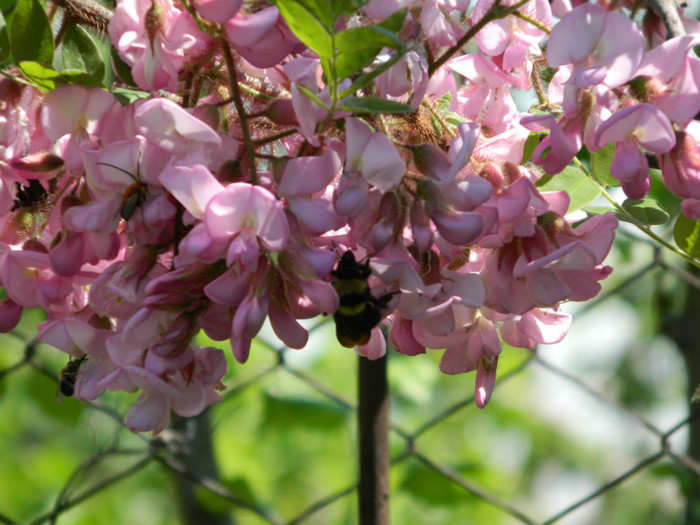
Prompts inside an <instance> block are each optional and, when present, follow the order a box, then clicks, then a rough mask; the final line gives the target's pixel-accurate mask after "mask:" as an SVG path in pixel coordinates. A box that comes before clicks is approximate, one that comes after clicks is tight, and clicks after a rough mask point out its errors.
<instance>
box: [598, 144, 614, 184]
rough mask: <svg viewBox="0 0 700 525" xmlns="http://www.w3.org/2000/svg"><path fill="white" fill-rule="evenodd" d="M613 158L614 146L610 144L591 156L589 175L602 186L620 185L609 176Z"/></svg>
mask: <svg viewBox="0 0 700 525" xmlns="http://www.w3.org/2000/svg"><path fill="white" fill-rule="evenodd" d="M614 156H615V144H612V143H611V144H608V145H607V146H605V147H604V148H601V149H599V150H597V151H594V152H593V153H592V154H591V175H593V178H594V179H595V180H597V181H598V182H600V183H601V184H602V185H603V186H619V185H620V181H619V180H617V179H616V178H615V177H613V176H612V175H610V164H611V163H612V160H613V157H614Z"/></svg>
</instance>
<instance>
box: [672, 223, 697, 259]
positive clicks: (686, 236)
mask: <svg viewBox="0 0 700 525" xmlns="http://www.w3.org/2000/svg"><path fill="white" fill-rule="evenodd" d="M673 238H674V240H675V241H676V244H677V245H678V247H679V248H680V249H681V250H683V251H684V252H685V253H687V254H688V255H690V256H691V257H692V258H693V259H698V260H700V221H694V220H693V219H689V218H688V217H686V216H685V215H683V214H682V213H681V214H680V215H679V216H678V218H677V219H676V224H675V226H674V227H673Z"/></svg>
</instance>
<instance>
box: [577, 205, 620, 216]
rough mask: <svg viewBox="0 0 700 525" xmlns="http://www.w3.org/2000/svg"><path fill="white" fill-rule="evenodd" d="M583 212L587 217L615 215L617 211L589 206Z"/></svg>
mask: <svg viewBox="0 0 700 525" xmlns="http://www.w3.org/2000/svg"><path fill="white" fill-rule="evenodd" d="M583 211H585V212H586V213H587V214H588V215H603V214H604V213H615V214H617V213H618V211H617V210H616V209H615V208H608V207H607V206H589V207H587V208H584V209H583Z"/></svg>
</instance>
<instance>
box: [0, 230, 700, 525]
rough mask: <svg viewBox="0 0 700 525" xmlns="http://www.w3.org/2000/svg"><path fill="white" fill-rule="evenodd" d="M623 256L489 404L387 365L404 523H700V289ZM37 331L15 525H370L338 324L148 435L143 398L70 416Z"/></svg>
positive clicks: (655, 259) (21, 423) (7, 437)
mask: <svg viewBox="0 0 700 525" xmlns="http://www.w3.org/2000/svg"><path fill="white" fill-rule="evenodd" d="M613 257H614V258H617V259H618V260H613V261H612V264H613V266H614V268H615V269H616V270H615V274H614V277H611V279H610V282H608V283H606V288H605V289H604V292H603V293H602V294H601V295H600V296H599V297H598V298H597V299H596V300H595V301H592V302H590V303H588V304H586V305H583V307H582V308H579V309H578V310H577V311H575V319H574V327H573V330H572V333H571V334H570V335H569V337H568V338H567V340H566V341H565V343H563V344H562V345H559V347H557V348H555V347H552V348H545V347H541V348H540V349H538V350H537V351H536V352H531V351H525V350H520V349H504V353H503V357H502V360H501V362H500V364H499V366H500V367H501V373H500V377H499V380H498V382H497V386H496V390H495V393H494V397H493V399H492V400H491V402H490V404H489V406H488V407H487V408H486V409H484V410H480V409H478V408H476V407H475V406H474V403H473V395H472V390H473V380H474V379H473V376H455V377H446V376H443V375H441V374H440V373H439V372H438V369H437V363H438V361H439V357H440V352H432V353H429V354H428V355H427V356H418V357H413V358H411V357H406V356H401V355H397V354H395V353H392V354H391V355H390V356H389V360H388V369H389V382H390V386H391V400H392V409H391V429H390V453H391V468H390V478H391V515H392V522H394V523H448V524H449V523H493V524H496V523H499V524H500V523H503V524H511V523H528V524H535V523H537V524H549V523H563V524H587V523H615V524H625V523H655V524H663V523H700V517H698V516H700V513H698V492H699V489H698V487H699V483H698V480H699V479H700V477H699V475H700V463H699V458H700V455H699V454H698V452H699V451H698V446H699V445H698V442H699V441H700V434H699V428H698V423H699V420H698V414H699V412H698V409H697V408H696V407H693V406H692V405H691V404H690V401H689V399H690V394H689V392H692V390H694V387H695V386H696V384H697V383H698V382H700V368H699V367H698V362H699V361H700V359H699V358H698V357H696V355H698V351H697V350H698V349H696V348H693V347H692V346H693V344H695V345H697V344H698V343H694V339H696V338H695V337H692V336H687V335H683V334H684V333H685V334H687V333H690V334H694V333H697V328H696V326H695V325H694V324H693V319H695V321H694V322H695V323H697V313H698V312H699V311H700V310H698V309H697V308H695V304H700V303H696V302H695V301H697V299H696V297H697V296H700V286H699V284H698V283H699V281H698V278H697V277H695V276H694V275H693V274H692V273H690V272H688V271H687V270H685V269H684V268H683V267H682V266H681V265H679V264H676V263H675V261H673V262H669V259H670V258H669V257H668V256H666V255H665V254H663V253H661V252H659V251H658V250H656V249H655V248H654V247H653V246H650V245H648V244H645V243H643V242H640V241H639V240H638V239H636V238H630V237H628V236H627V237H626V236H625V233H624V232H622V235H621V236H619V239H618V241H617V242H616V250H615V252H614V254H613ZM632 314H633V315H632ZM39 320H40V317H39V313H37V312H28V313H27V314H26V315H25V319H24V320H23V323H22V324H21V325H20V327H19V328H18V329H17V331H16V332H13V333H12V334H8V335H6V336H5V344H4V349H3V351H2V355H1V358H0V392H1V395H0V414H2V418H3V421H4V423H3V425H1V426H0V427H2V428H3V430H2V431H0V450H1V451H2V452H1V455H2V457H0V472H1V473H2V476H1V477H2V479H1V480H0V488H1V489H2V490H0V522H2V523H8V524H9V523H18V524H19V523H22V524H25V523H26V524H32V525H35V524H41V523H98V522H99V523H127V522H131V523H173V522H177V521H182V522H186V523H198V524H200V523H207V524H208V523H212V524H219V523H221V524H226V523H228V524H233V523H238V524H296V523H304V524H321V523H324V524H329V523H332V524H335V523H338V524H345V523H347V524H350V523H356V522H357V520H358V517H357V510H356V499H357V488H358V487H357V481H356V480H357V466H356V464H357V459H356V458H357V441H356V438H355V434H356V422H355V419H356V417H355V416H356V410H357V403H356V395H357V394H356V375H357V374H356V368H357V359H358V358H357V356H355V355H354V354H353V353H352V352H351V351H348V350H347V349H344V350H341V349H339V347H337V344H336V343H335V342H334V336H333V326H332V322H329V321H328V320H327V319H326V320H322V321H315V322H314V324H313V327H312V328H311V331H312V337H311V339H310V343H309V346H308V347H307V348H306V349H305V350H303V351H296V350H289V349H286V348H278V347H276V346H274V345H273V344H270V343H266V342H265V341H272V340H274V339H273V338H271V337H270V338H266V337H265V335H264V334H263V335H262V336H261V337H260V338H259V340H258V341H257V342H256V343H255V344H254V347H253V349H252V351H251V361H250V362H249V363H247V364H246V365H243V366H241V365H237V364H234V363H233V362H232V363H230V372H229V374H228V376H227V378H226V380H225V383H226V385H227V386H228V390H227V391H226V392H224V400H223V402H222V403H220V404H218V405H217V406H215V407H213V409H211V410H209V411H208V412H207V413H205V414H203V415H202V416H200V417H198V418H195V419H192V420H181V419H174V420H173V422H172V425H171V428H169V429H168V430H167V431H166V432H164V433H163V434H161V435H160V436H157V437H155V438H151V437H148V436H146V435H133V434H131V433H130V432H129V431H128V429H126V427H125V424H124V422H123V418H122V416H123V414H124V413H125V410H126V408H127V407H128V405H129V404H130V403H132V402H133V401H134V399H133V398H132V397H130V396H128V395H125V394H121V393H120V394H118V395H117V394H111V393H109V394H107V395H106V396H105V397H104V399H101V400H99V401H98V402H95V403H88V404H85V405H82V404H80V403H77V402H76V401H74V400H72V399H69V400H66V402H65V403H63V404H56V402H55V401H54V399H53V394H52V392H53V391H55V389H56V385H57V380H56V375H57V371H58V370H59V369H60V368H61V367H62V366H63V365H64V364H65V361H66V359H65V356H63V355H62V354H60V353H59V352H57V351H55V350H54V349H51V348H48V347H43V346H41V345H37V344H35V342H34V341H33V340H32V338H31V330H32V328H33V327H34V326H35V325H36V323H37V322H38V321H39ZM606 323H607V324H606ZM630 323H631V324H630ZM606 326H607V328H606ZM630 327H632V328H630ZM684 330H685V332H684ZM684 337H685V339H684ZM205 343H210V342H205ZM567 345H568V346H567ZM613 347H615V348H613ZM679 349H680V351H679ZM59 354H60V355H59ZM183 516H184V518H183ZM129 520H130V521H129Z"/></svg>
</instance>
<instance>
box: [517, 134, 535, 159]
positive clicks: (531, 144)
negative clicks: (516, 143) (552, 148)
mask: <svg viewBox="0 0 700 525" xmlns="http://www.w3.org/2000/svg"><path fill="white" fill-rule="evenodd" d="M539 143H540V136H539V135H538V134H537V133H530V134H529V135H528V136H527V140H526V141H525V146H523V160H522V161H521V162H520V164H525V163H526V162H530V159H532V154H533V153H534V152H535V148H536V147H537V146H538V145H539Z"/></svg>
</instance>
